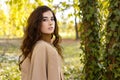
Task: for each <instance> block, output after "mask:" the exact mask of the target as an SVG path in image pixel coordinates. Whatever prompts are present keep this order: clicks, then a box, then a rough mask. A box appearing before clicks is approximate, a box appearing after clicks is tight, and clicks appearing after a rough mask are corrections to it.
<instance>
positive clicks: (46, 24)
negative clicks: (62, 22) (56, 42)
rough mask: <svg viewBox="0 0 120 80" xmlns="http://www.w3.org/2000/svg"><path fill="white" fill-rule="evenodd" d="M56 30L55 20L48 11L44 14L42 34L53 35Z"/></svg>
mask: <svg viewBox="0 0 120 80" xmlns="http://www.w3.org/2000/svg"><path fill="white" fill-rule="evenodd" d="M54 29H55V20H54V17H53V14H52V12H51V11H46V12H44V13H43V20H42V26H41V32H42V33H46V34H51V33H53V32H54Z"/></svg>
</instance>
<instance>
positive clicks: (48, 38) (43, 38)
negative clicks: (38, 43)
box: [41, 33, 52, 43]
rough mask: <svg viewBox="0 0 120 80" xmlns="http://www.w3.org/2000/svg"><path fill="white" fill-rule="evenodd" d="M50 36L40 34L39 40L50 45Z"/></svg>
mask: <svg viewBox="0 0 120 80" xmlns="http://www.w3.org/2000/svg"><path fill="white" fill-rule="evenodd" d="M51 37H52V35H51V34H46V33H42V36H41V40H44V41H46V42H48V43H51Z"/></svg>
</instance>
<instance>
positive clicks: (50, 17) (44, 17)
mask: <svg viewBox="0 0 120 80" xmlns="http://www.w3.org/2000/svg"><path fill="white" fill-rule="evenodd" d="M43 18H49V17H46V16H43ZM50 18H54V17H53V16H52V17H50Z"/></svg>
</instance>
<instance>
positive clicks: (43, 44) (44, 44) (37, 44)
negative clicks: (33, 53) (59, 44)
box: [35, 40, 50, 47]
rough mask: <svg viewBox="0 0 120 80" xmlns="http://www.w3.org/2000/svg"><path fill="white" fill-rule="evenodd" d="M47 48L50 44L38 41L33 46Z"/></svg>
mask: <svg viewBox="0 0 120 80" xmlns="http://www.w3.org/2000/svg"><path fill="white" fill-rule="evenodd" d="M38 46H39V47H40V46H41V47H49V46H50V44H49V43H47V42H45V41H43V40H39V41H37V42H36V44H35V47H38Z"/></svg>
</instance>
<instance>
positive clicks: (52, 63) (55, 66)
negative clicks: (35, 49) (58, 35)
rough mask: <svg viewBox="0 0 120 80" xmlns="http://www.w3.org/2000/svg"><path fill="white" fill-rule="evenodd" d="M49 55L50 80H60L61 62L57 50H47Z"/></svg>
mask: <svg viewBox="0 0 120 80" xmlns="http://www.w3.org/2000/svg"><path fill="white" fill-rule="evenodd" d="M47 53H48V80H61V79H60V61H59V58H58V53H57V51H56V50H55V49H53V50H52V49H51V50H50V49H47Z"/></svg>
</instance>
